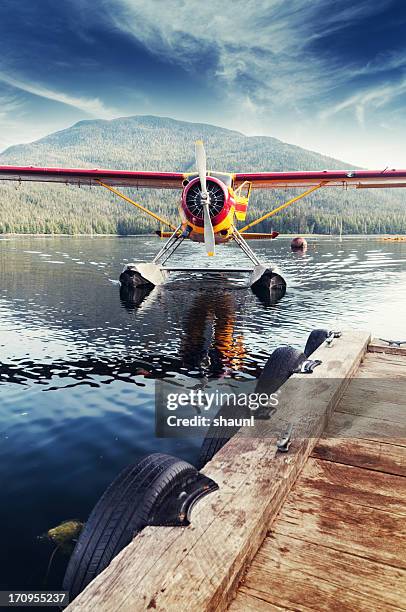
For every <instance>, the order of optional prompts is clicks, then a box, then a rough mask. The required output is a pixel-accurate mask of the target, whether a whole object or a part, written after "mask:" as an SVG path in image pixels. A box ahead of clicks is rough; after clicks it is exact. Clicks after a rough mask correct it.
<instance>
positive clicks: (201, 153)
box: [196, 140, 215, 256]
mask: <svg viewBox="0 0 406 612" xmlns="http://www.w3.org/2000/svg"><path fill="white" fill-rule="evenodd" d="M196 169H197V172H198V174H199V179H200V186H201V194H200V196H201V199H202V204H203V215H204V217H203V218H204V244H205V246H206V252H207V255H209V256H212V255H214V253H215V238H214V230H213V224H212V222H211V217H210V211H209V205H210V196H209V194H208V192H207V182H206V177H207V167H206V151H205V150H204V145H203V141H202V140H197V141H196Z"/></svg>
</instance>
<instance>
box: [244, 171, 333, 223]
mask: <svg viewBox="0 0 406 612" xmlns="http://www.w3.org/2000/svg"><path fill="white" fill-rule="evenodd" d="M327 183H328V181H323V182H322V183H320V184H319V185H315V186H314V187H312V188H311V189H308V190H307V191H305V192H303V193H301V194H299V195H297V196H295V197H294V198H292V199H291V200H288V201H287V202H285V203H284V204H281V205H280V206H278V207H277V208H274V209H273V210H271V211H270V212H269V213H266V214H265V215H262V217H260V218H259V219H256V220H255V221H251V223H248V225H245V226H244V227H243V228H241V229H240V230H239V232H240V234H242V233H243V232H246V231H247V230H248V229H250V227H253V226H254V225H257V223H261V221H264V220H265V219H268V217H271V216H272V215H275V214H276V213H277V212H279V211H280V210H283V209H284V208H287V207H288V206H290V205H291V204H294V203H295V202H297V201H298V200H301V199H302V198H304V197H306V196H307V195H309V194H310V193H312V192H313V191H316V189H320V187H324V185H326V184H327Z"/></svg>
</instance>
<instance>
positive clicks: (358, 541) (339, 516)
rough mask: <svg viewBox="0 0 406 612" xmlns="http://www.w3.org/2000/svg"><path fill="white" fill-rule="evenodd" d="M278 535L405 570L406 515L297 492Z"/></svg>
mask: <svg viewBox="0 0 406 612" xmlns="http://www.w3.org/2000/svg"><path fill="white" fill-rule="evenodd" d="M273 530H274V532H275V533H278V534H283V535H285V536H289V535H291V534H292V533H294V534H295V537H297V538H300V539H302V540H304V541H307V542H311V543H314V544H317V545H323V546H327V547H329V548H333V549H335V550H338V551H342V552H346V553H350V554H354V555H357V556H360V557H364V558H366V559H370V560H371V561H376V562H379V563H386V564H389V565H392V566H394V567H400V568H402V569H406V521H405V519H404V516H399V515H397V514H393V513H391V512H385V511H382V510H377V509H375V508H368V507H365V506H360V505H357V504H351V503H348V502H343V501H340V500H334V501H332V500H331V499H330V498H328V497H324V496H323V495H317V494H308V493H307V492H304V491H302V490H301V489H300V488H299V489H296V490H295V491H294V493H293V494H292V495H290V496H289V497H288V499H287V500H286V501H285V503H284V505H283V508H282V510H281V513H280V515H279V517H278V520H277V522H276V523H275V525H274V528H273Z"/></svg>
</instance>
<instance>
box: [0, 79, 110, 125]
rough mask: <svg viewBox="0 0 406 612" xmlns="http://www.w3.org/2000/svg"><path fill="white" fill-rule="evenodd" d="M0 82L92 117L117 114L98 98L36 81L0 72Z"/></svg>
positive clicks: (106, 117)
mask: <svg viewBox="0 0 406 612" xmlns="http://www.w3.org/2000/svg"><path fill="white" fill-rule="evenodd" d="M0 82H2V83H4V84H5V85H8V86H9V87H13V88H14V89H17V90H20V91H23V92H26V93H29V94H32V95H34V96H39V97H41V98H46V99H47V100H51V101H53V102H60V103H61V104H67V105H68V106H72V107H74V108H76V109H78V110H80V111H82V112H84V113H86V114H88V115H91V116H93V117H98V118H102V119H112V118H113V117H117V115H118V113H117V111H114V110H113V109H111V108H108V107H106V106H105V105H104V104H103V102H102V101H101V100H99V99H98V98H86V97H81V96H74V95H71V94H66V93H63V92H60V91H55V90H53V89H49V88H48V87H44V86H42V85H40V84H37V83H29V82H26V81H21V80H19V79H16V78H14V77H12V76H10V75H8V74H6V73H4V72H0Z"/></svg>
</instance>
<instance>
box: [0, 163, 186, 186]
mask: <svg viewBox="0 0 406 612" xmlns="http://www.w3.org/2000/svg"><path fill="white" fill-rule="evenodd" d="M183 179H184V175H183V174H182V172H131V171H127V170H100V169H98V168H95V169H86V168H37V167H34V166H0V180H8V181H38V182H46V183H64V184H66V185H79V186H81V185H95V186H97V185H100V183H105V184H106V185H109V186H116V187H117V186H119V187H157V188H161V189H182V181H183Z"/></svg>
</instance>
